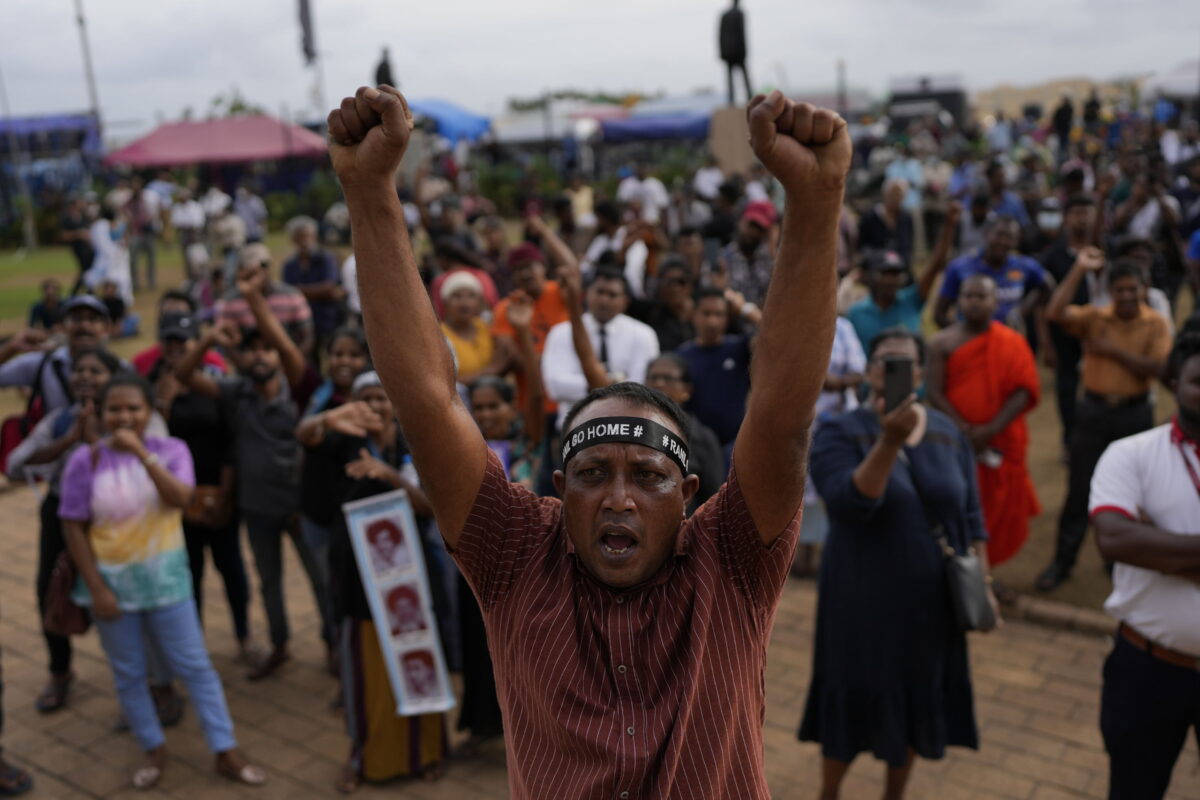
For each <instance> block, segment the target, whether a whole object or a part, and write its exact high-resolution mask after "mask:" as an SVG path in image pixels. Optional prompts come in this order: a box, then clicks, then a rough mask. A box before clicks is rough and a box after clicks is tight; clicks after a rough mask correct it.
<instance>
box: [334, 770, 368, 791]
mask: <svg viewBox="0 0 1200 800" xmlns="http://www.w3.org/2000/svg"><path fill="white" fill-rule="evenodd" d="M361 785H362V782H361V781H360V780H359V777H358V770H356V769H355V768H354V767H352V766H350V765H349V764H346V765H344V766H343V767H342V771H341V773H339V774H338V779H337V780H336V781H334V782H333V788H334V789H337V790H338V792H339V793H340V794H354V793H355V792H357V791H358V787H359V786H361Z"/></svg>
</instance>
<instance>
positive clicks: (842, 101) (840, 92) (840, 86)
mask: <svg viewBox="0 0 1200 800" xmlns="http://www.w3.org/2000/svg"><path fill="white" fill-rule="evenodd" d="M837 106H838V107H837V111H838V114H840V115H841V116H842V119H845V118H846V61H845V59H841V58H839V59H838V61H837Z"/></svg>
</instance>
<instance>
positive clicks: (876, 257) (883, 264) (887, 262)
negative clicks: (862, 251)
mask: <svg viewBox="0 0 1200 800" xmlns="http://www.w3.org/2000/svg"><path fill="white" fill-rule="evenodd" d="M863 267H864V268H865V269H866V270H867V272H888V271H892V270H897V271H901V272H903V271H906V270H907V269H908V265H907V264H905V263H904V259H903V258H901V257H900V254H899V253H897V252H896V251H895V250H874V251H872V252H870V253H867V255H866V256H865V257H864V258H863Z"/></svg>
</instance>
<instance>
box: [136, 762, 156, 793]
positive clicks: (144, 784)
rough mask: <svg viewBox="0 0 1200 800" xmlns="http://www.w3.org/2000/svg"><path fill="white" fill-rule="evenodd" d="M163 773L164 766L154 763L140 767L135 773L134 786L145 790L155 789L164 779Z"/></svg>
mask: <svg viewBox="0 0 1200 800" xmlns="http://www.w3.org/2000/svg"><path fill="white" fill-rule="evenodd" d="M162 773H163V771H162V768H161V767H156V766H154V765H153V764H147V765H146V766H144V767H140V768H139V769H138V771H137V772H135V773H133V788H135V789H138V790H141V791H143V792H144V791H146V790H147V789H153V788H154V787H155V786H157V785H158V782H159V781H160V780H162Z"/></svg>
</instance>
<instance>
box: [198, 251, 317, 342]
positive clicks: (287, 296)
mask: <svg viewBox="0 0 1200 800" xmlns="http://www.w3.org/2000/svg"><path fill="white" fill-rule="evenodd" d="M239 257H240V262H239V263H240V266H239V267H238V269H237V273H236V277H237V281H236V283H234V285H232V286H231V287H230V288H229V290H228V291H227V292H226V293H225V296H224V297H222V298H221V301H220V302H219V303H218V304H217V311H216V321H217V322H218V323H221V322H230V323H232V324H233V325H235V326H237V327H239V328H253V327H256V325H257V323H256V322H255V318H254V314H253V313H252V311H251V309H250V302H249V298H247V297H246V296H245V295H244V294H243V293H242V284H243V283H244V282H246V281H248V280H256V281H257V280H262V281H263V289H262V294H263V298H264V299H265V300H266V301H267V307H268V308H269V309H270V311H271V313H272V314H273V315H274V316H275V318H276V319H278V320H279V323H280V324H281V325H283V328H284V330H285V331H287V334H288V336H289V337H291V339H292V341H293V342H295V344H296V346H297V347H299V348H300V352H301V353H302V354H304V356H305V357H306V358H308V357H311V355H312V353H313V347H314V346H315V344H316V333H315V328H314V323H313V314H312V309H311V308H310V307H309V305H308V301H307V300H306V299H305V297H304V295H303V294H302V293H301V292H300V291H299V290H298V289H296V288H295V287H294V286H290V285H288V284H287V283H284V282H282V281H277V280H274V279H272V278H271V277H270V270H271V251H270V250H268V249H267V246H266V245H264V244H249V245H246V246H245V247H244V248H243V249H242V250H241V252H240V256H239ZM258 273H261V275H262V278H261V279H259V278H257V277H255V275H256V274H258Z"/></svg>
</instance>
